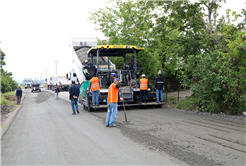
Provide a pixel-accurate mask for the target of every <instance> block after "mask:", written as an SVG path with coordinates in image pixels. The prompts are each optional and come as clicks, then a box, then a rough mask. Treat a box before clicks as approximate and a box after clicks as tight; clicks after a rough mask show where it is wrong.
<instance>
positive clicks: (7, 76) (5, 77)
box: [0, 49, 18, 93]
mask: <svg viewBox="0 0 246 166" xmlns="http://www.w3.org/2000/svg"><path fill="white" fill-rule="evenodd" d="M0 56H1V64H0V65H1V92H2V93H6V92H11V91H14V90H15V89H16V88H17V87H18V83H17V82H16V81H14V80H13V77H12V72H8V71H7V70H4V69H3V66H4V65H6V62H5V61H4V58H5V54H4V52H3V51H2V50H1V49H0Z"/></svg>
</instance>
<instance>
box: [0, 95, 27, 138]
mask: <svg viewBox="0 0 246 166" xmlns="http://www.w3.org/2000/svg"><path fill="white" fill-rule="evenodd" d="M25 98H26V94H25V93H23V97H22V99H21V104H20V105H17V107H16V108H15V109H13V110H12V111H11V112H10V113H9V114H7V115H6V116H7V118H5V119H4V120H2V121H1V139H2V138H3V136H4V134H5V133H6V132H7V131H8V128H9V126H10V125H11V123H12V122H13V120H14V118H15V116H16V115H17V113H18V112H19V110H20V108H21V107H22V104H23V102H24V100H25Z"/></svg>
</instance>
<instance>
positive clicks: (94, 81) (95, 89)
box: [90, 74, 100, 106]
mask: <svg viewBox="0 0 246 166" xmlns="http://www.w3.org/2000/svg"><path fill="white" fill-rule="evenodd" d="M91 77H92V78H91V79H90V89H91V92H92V105H93V106H95V105H97V106H98V105H99V92H100V91H99V89H100V85H99V79H98V77H95V75H94V74H91ZM95 103H96V104H95Z"/></svg>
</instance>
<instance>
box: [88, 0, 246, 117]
mask: <svg viewBox="0 0 246 166" xmlns="http://www.w3.org/2000/svg"><path fill="white" fill-rule="evenodd" d="M109 2H110V3H114V6H113V7H107V6H106V7H105V8H99V9H97V10H95V11H92V12H91V13H90V17H89V20H91V21H92V22H93V23H94V24H95V25H96V30H99V31H101V32H103V33H104V35H105V36H106V37H108V42H107V44H114V45H117V44H119V45H120V44H124V45H136V46H138V47H144V48H145V50H144V51H141V52H140V53H139V54H138V57H137V60H138V61H140V62H141V65H142V66H144V73H145V74H146V76H147V78H149V79H154V78H155V77H156V73H157V72H158V70H162V71H163V72H164V73H165V77H166V78H178V79H181V80H182V84H183V86H187V87H190V88H191V91H192V94H193V96H195V97H197V98H198V102H199V111H210V112H221V111H222V112H227V113H231V114H240V113H242V111H243V110H245V104H244V102H245V101H244V100H243V98H242V94H243V92H244V91H245V89H246V79H245V78H246V56H245V55H246V31H245V24H246V20H245V16H246V10H245V9H242V11H241V12H240V13H237V12H235V11H231V10H230V9H227V10H226V14H224V15H221V16H219V14H218V9H220V8H221V4H222V3H226V1H225V0H224V1H222V0H208V1H198V2H194V3H191V2H189V1H147V0H136V1H129V0H125V1H121V0H111V1H109ZM235 3H236V2H235ZM242 8H243V6H242ZM130 57H131V55H128V58H129V59H130ZM111 61H112V62H113V63H115V64H116V66H118V67H121V66H122V65H123V64H122V60H119V58H111Z"/></svg>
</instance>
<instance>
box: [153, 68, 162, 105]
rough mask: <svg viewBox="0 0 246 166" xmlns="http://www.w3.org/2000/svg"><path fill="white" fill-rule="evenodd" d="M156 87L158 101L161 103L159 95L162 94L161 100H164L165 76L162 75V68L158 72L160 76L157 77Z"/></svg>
mask: <svg viewBox="0 0 246 166" xmlns="http://www.w3.org/2000/svg"><path fill="white" fill-rule="evenodd" d="M155 89H156V102H157V103H159V101H160V100H159V95H161V102H163V89H164V78H163V77H162V76H161V70H159V72H158V76H157V77H156V78H155Z"/></svg>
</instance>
